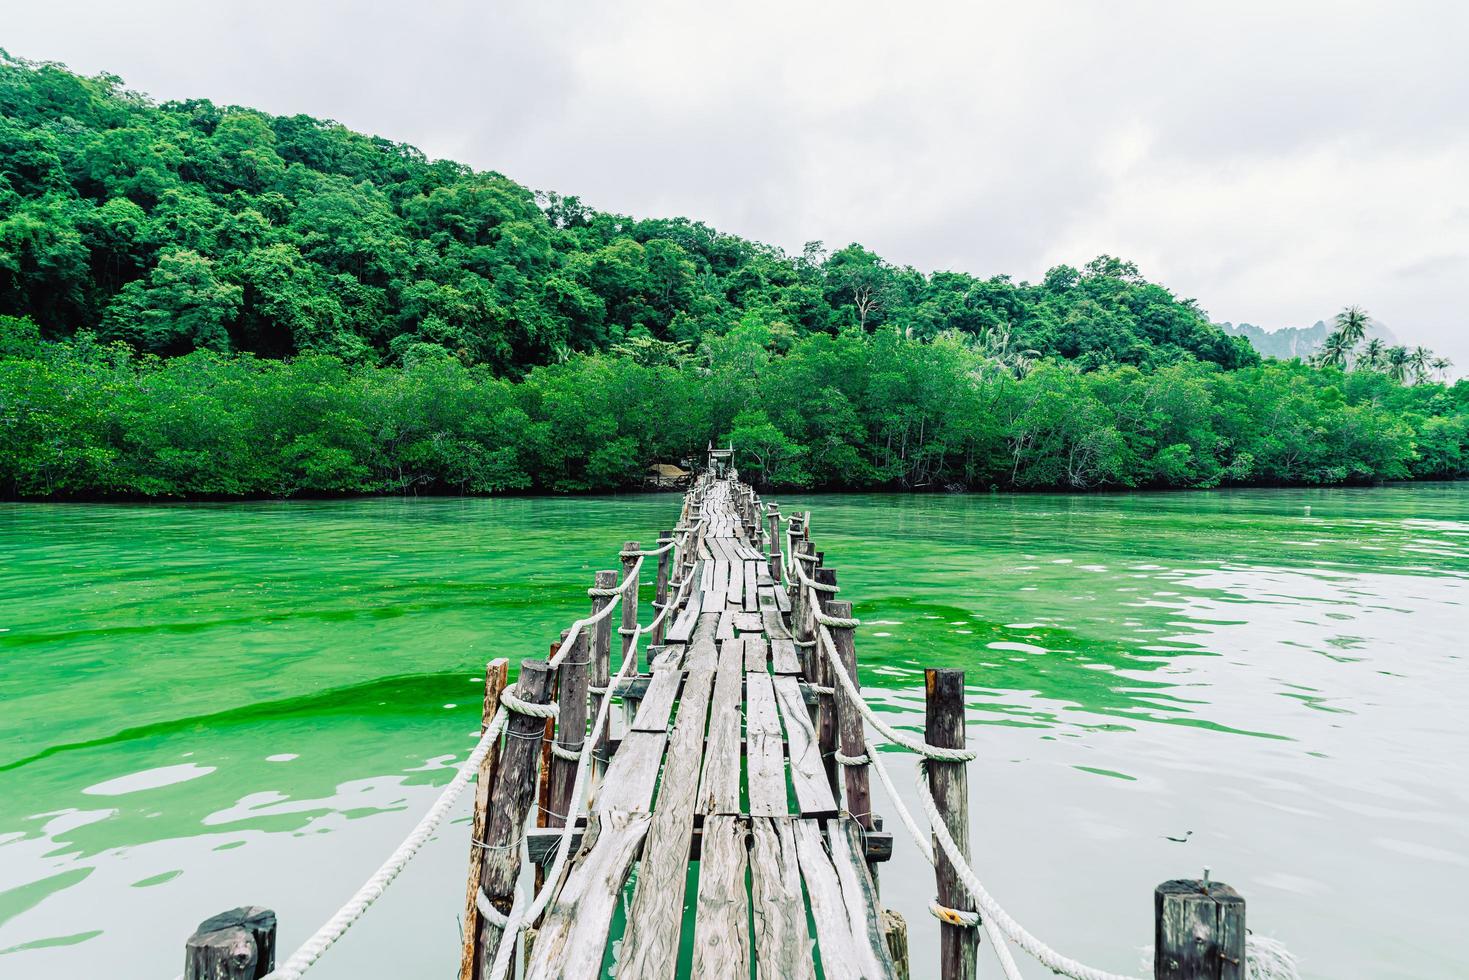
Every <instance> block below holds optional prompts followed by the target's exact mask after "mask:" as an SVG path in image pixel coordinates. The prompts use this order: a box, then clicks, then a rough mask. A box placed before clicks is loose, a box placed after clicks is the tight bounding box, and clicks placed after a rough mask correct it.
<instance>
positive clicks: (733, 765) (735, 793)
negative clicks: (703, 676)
mask: <svg viewBox="0 0 1469 980" xmlns="http://www.w3.org/2000/svg"><path fill="white" fill-rule="evenodd" d="M744 661H745V656H744V647H743V644H742V643H741V642H740V641H737V640H726V641H725V642H724V645H723V646H722V647H721V648H720V651H719V670H718V673H716V674H715V677H714V698H713V701H712V703H711V704H710V708H709V743H708V746H707V747H706V748H705V750H704V774H703V777H702V778H701V779H700V781H699V799H698V803H697V807H696V808H697V810H698V812H700V813H739V812H740V687H741V682H742V681H743V680H744V668H745V662H744Z"/></svg>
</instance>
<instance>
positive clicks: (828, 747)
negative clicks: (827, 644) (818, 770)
mask: <svg viewBox="0 0 1469 980" xmlns="http://www.w3.org/2000/svg"><path fill="white" fill-rule="evenodd" d="M812 577H813V578H815V579H816V581H818V582H820V583H821V584H822V585H836V584H837V573H836V570H835V569H831V568H818V569H817V570H816V574H815V575H814V576H812ZM821 594H822V595H823V596H827V595H831V593H829V592H823V593H821ZM842 605H844V606H846V607H847V612H848V613H850V612H851V611H852V605H851V603H842ZM821 606H822V612H824V613H826V615H828V616H833V615H835V613H833V612H832V611H831V602H830V600H827V599H822V600H821ZM819 632H820V631H819V630H817V629H814V628H813V629H812V631H811V634H812V636H813V637H816V634H818V633H819ZM847 632H849V633H850V632H851V630H848V631H847ZM832 639H833V640H835V639H836V637H835V635H833V637H832ZM816 643H817V645H816V647H815V648H814V649H813V650H812V653H813V654H814V655H815V661H816V677H817V681H816V683H818V684H820V685H821V686H822V687H831V686H832V685H834V684H835V683H836V677H835V675H834V674H833V673H832V669H831V658H830V657H829V656H827V653H826V651H825V650H823V649H821V640H820V638H819V637H818V638H817V639H816ZM816 743H817V745H819V746H820V748H821V762H822V765H824V766H826V781H827V782H828V783H829V784H831V795H832V796H837V795H838V794H840V793H841V790H840V789H838V788H837V787H838V785H839V784H840V782H841V780H839V779H838V778H837V760H836V749H837V706H836V699H835V697H834V696H833V695H830V694H826V693H824V692H823V693H821V694H818V695H817V696H816Z"/></svg>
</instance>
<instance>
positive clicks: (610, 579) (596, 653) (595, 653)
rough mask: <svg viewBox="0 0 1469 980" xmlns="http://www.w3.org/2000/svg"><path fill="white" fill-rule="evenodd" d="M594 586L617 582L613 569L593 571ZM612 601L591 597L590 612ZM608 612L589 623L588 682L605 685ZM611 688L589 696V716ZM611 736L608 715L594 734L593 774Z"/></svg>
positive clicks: (602, 767)
mask: <svg viewBox="0 0 1469 980" xmlns="http://www.w3.org/2000/svg"><path fill="white" fill-rule="evenodd" d="M594 584H595V585H596V587H597V588H598V589H610V588H612V587H614V586H615V585H617V573H616V572H613V571H601V572H598V573H597V577H596V580H595V583H594ZM611 601H612V597H611V596H593V597H592V615H594V616H595V615H596V614H597V613H599V612H601V611H602V609H603V608H604V607H606V605H607V604H608V603H609V602H611ZM611 661H612V616H611V615H610V614H609V615H608V616H607V617H606V618H604V619H602V620H600V621H598V623H597V625H595V626H593V627H592V663H591V668H592V686H593V687H606V686H607V685H608V684H609V683H611V681H612V668H611ZM611 696H612V694H611V692H610V691H609V692H607V693H606V694H597V695H594V696H593V697H592V706H591V715H592V717H593V718H596V717H597V714H598V713H599V712H600V711H601V710H602V702H603V701H605V700H606V699H607V698H609V697H611ZM611 738H612V720H611V719H610V718H609V719H608V721H607V724H606V725H605V726H604V727H603V728H602V734H601V735H599V736H597V748H596V749H595V750H594V755H595V756H596V760H595V761H596V768H595V773H596V775H598V776H600V775H601V774H602V773H603V772H605V771H606V770H607V746H608V744H609V743H610V741H611Z"/></svg>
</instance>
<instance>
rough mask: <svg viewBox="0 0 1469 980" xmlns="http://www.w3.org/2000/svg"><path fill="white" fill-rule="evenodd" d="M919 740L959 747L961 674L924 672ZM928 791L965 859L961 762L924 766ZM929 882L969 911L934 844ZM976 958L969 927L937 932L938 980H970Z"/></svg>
mask: <svg viewBox="0 0 1469 980" xmlns="http://www.w3.org/2000/svg"><path fill="white" fill-rule="evenodd" d="M923 678H924V691H925V695H926V700H925V705H924V710H925V715H924V739H925V740H926V741H927V742H928V744H929V745H937V746H940V747H942V748H949V749H962V748H963V747H964V671H962V670H932V669H930V670H926V671H924V672H923ZM928 788H929V792H931V793H932V794H933V799H934V802H935V803H936V804H937V805H938V811H939V814H940V815H941V816H942V817H943V818H944V826H946V827H948V829H949V833H950V835H952V836H953V838H954V841H955V843H957V844H958V845H959V852H960V853H961V854H963V855H964V857H965V858H966V859H967V858H968V857H969V854H970V850H969V776H968V773H967V772H966V771H965V768H964V763H962V762H939V761H937V760H935V759H930V760H928ZM933 849H934V856H935V857H936V858H937V862H936V863H935V865H934V877H935V878H936V879H937V881H938V901H939V904H940V905H944V906H947V907H949V908H951V909H960V910H963V911H973V910H974V902H973V900H971V899H970V898H969V894H968V892H966V891H965V890H964V886H963V885H962V884H961V883H960V881H959V876H958V875H957V874H955V872H954V867H953V865H951V864H950V863H949V859H948V857H947V856H946V855H945V854H944V850H943V848H942V847H940V846H939V844H938V841H937V840H935V841H934V845H933ZM978 952H979V941H978V937H977V936H976V935H975V934H974V927H972V926H958V925H952V924H950V923H948V922H944V923H942V924H940V926H939V975H940V976H941V977H942V978H943V980H974V976H975V961H976V959H977V954H978Z"/></svg>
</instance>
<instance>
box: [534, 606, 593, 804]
mask: <svg viewBox="0 0 1469 980" xmlns="http://www.w3.org/2000/svg"><path fill="white" fill-rule="evenodd" d="M564 639H565V637H563V642H564ZM559 646H560V645H559V644H558V647H559ZM587 651H588V644H587V635H586V633H579V634H577V637H576V639H575V640H573V641H572V642H571V649H570V650H569V651H568V652H567V654H566V659H565V660H562V661H561V666H559V667H557V668H556V704H557V709H556V735H555V741H554V742H552V743H551V744H552V745H554V746H556V747H558V748H560V749H561V751H562V752H564V753H573V752H581V750H582V743H584V742H585V741H586V737H587V703H588V702H587V685H588V683H589V679H590V677H591V674H590V669H591V666H592V663H591V658H590V657H589V656H587ZM550 768H551V776H550V782H551V792H550V795H549V798H548V799H547V803H546V823H545V826H547V827H564V826H566V814H567V813H568V812H569V811H570V808H571V791H572V789H573V788H574V787H575V785H576V760H575V759H570V758H565V757H564V756H562V755H558V754H557V753H556V752H554V751H553V752H552V753H551V767H550Z"/></svg>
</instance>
